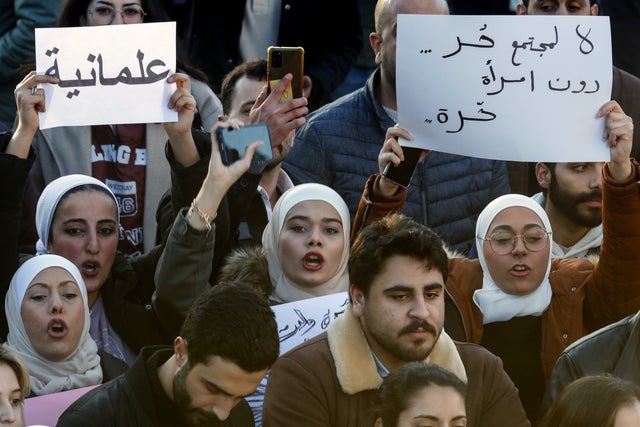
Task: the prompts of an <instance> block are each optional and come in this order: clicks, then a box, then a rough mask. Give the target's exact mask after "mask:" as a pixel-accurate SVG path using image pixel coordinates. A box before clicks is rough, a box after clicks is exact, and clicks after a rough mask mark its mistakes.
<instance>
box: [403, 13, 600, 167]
mask: <svg viewBox="0 0 640 427" xmlns="http://www.w3.org/2000/svg"><path fill="white" fill-rule="evenodd" d="M396 70H397V71H396V72H397V79H396V82H397V93H398V95H397V97H398V115H399V119H400V124H401V125H402V126H404V127H406V128H407V129H409V131H411V132H412V133H413V135H414V137H416V140H417V141H418V144H417V145H418V146H421V147H423V148H429V149H432V150H436V151H444V152H449V153H455V154H464V155H470V156H474V157H484V158H491V159H504V160H521V161H542V160H546V161H569V160H571V161H578V160H583V161H587V160H588V161H596V160H606V159H608V151H607V150H606V146H605V145H603V144H601V143H600V138H599V136H600V135H601V134H602V129H603V123H602V121H597V120H595V113H596V112H597V110H598V108H599V107H600V106H601V105H602V104H604V103H605V102H606V101H608V100H609V97H610V94H611V51H610V42H609V26H608V20H606V19H600V18H598V17H558V16H554V17H539V16H536V17H531V16H525V17H523V16H509V17H506V16H476V17H472V16H435V15H400V16H399V17H398V44H397V67H396ZM558 141H562V144H561V145H559V144H558ZM572 142H573V145H572ZM545 144H547V145H545ZM585 146H586V147H585ZM577 152H579V153H580V154H579V157H580V156H582V158H580V159H578V158H577V157H576V154H577Z"/></svg>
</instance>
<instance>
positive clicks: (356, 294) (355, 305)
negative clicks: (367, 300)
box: [349, 285, 364, 317]
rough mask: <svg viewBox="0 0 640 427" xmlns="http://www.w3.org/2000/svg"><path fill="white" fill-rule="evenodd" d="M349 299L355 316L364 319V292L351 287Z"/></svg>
mask: <svg viewBox="0 0 640 427" xmlns="http://www.w3.org/2000/svg"><path fill="white" fill-rule="evenodd" d="M349 297H350V298H351V306H352V310H353V314H354V316H356V317H362V316H363V315H364V293H363V292H362V290H360V289H358V288H356V287H355V286H353V285H351V287H350V288H349Z"/></svg>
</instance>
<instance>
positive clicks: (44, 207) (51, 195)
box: [36, 174, 120, 255]
mask: <svg viewBox="0 0 640 427" xmlns="http://www.w3.org/2000/svg"><path fill="white" fill-rule="evenodd" d="M88 184H91V185H97V186H98V187H102V188H104V189H105V190H107V192H108V193H109V194H110V195H111V197H112V198H113V201H114V203H115V204H116V212H118V199H116V196H114V195H113V192H112V191H111V190H110V189H109V187H107V185H106V184H105V183H103V182H102V181H100V180H98V179H96V178H94V177H91V176H88V175H81V174H71V175H65V176H62V177H60V178H57V179H54V180H53V181H51V182H50V183H49V184H48V185H47V186H46V187H45V188H44V190H43V191H42V194H41V195H40V198H39V199H38V205H37V207H36V230H37V231H38V237H39V239H38V242H37V243H36V251H37V253H38V255H42V254H46V253H48V252H49V251H48V249H47V247H48V245H49V234H50V233H51V223H53V215H54V214H55V212H56V208H57V207H58V204H59V203H60V199H62V198H63V197H64V195H65V194H67V193H68V192H69V191H71V190H73V189H74V188H77V187H80V186H82V185H88ZM119 223H120V216H119V214H118V224H119Z"/></svg>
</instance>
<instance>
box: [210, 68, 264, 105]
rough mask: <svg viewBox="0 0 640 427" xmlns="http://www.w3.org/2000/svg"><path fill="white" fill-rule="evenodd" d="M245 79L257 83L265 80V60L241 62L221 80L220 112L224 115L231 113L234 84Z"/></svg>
mask: <svg viewBox="0 0 640 427" xmlns="http://www.w3.org/2000/svg"><path fill="white" fill-rule="evenodd" d="M245 76H246V77H247V78H248V79H251V80H256V81H259V82H262V81H266V80H267V60H266V59H254V60H252V61H247V62H243V63H242V64H240V65H238V66H236V67H235V68H234V69H233V70H231V71H229V73H228V74H227V75H226V76H225V77H224V80H222V86H221V89H220V99H221V101H222V111H224V113H225V114H229V111H231V104H232V103H233V98H234V96H235V90H236V83H237V82H238V80H240V79H241V78H242V77H245Z"/></svg>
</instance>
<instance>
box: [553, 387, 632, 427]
mask: <svg viewBox="0 0 640 427" xmlns="http://www.w3.org/2000/svg"><path fill="white" fill-rule="evenodd" d="M639 401H640V385H638V384H635V383H633V382H631V381H627V380H623V379H621V378H616V377H613V376H610V375H594V376H587V377H582V378H579V379H577V380H575V381H573V382H572V383H570V384H569V385H568V386H566V387H565V388H564V390H562V393H560V396H558V399H557V400H556V401H555V402H554V403H553V406H552V407H551V409H550V410H549V413H548V414H547V416H546V417H545V419H544V423H543V424H542V425H543V426H544V427H552V426H560V425H561V426H564V427H613V425H614V421H615V417H616V412H617V411H618V409H620V407H622V406H625V405H628V404H633V403H635V402H639Z"/></svg>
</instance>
